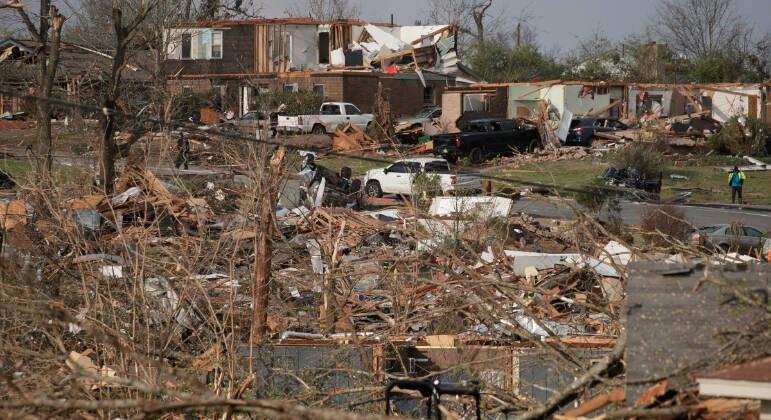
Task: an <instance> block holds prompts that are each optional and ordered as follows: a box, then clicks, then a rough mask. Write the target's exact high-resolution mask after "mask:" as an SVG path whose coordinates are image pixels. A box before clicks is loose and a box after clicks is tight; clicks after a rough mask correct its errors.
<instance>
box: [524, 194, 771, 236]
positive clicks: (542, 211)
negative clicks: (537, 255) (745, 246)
mask: <svg viewBox="0 0 771 420" xmlns="http://www.w3.org/2000/svg"><path fill="white" fill-rule="evenodd" d="M655 207H657V206H656V205H655V204H647V203H633V202H622V203H621V219H622V220H623V221H624V223H626V224H639V223H640V220H641V219H642V215H643V214H644V213H645V212H647V211H650V210H651V209H652V208H655ZM673 207H675V208H677V209H679V210H681V211H682V212H683V214H685V217H686V219H688V221H689V222H691V223H692V224H694V225H696V226H705V225H709V224H713V223H732V222H742V223H745V224H747V225H751V226H755V227H757V228H759V229H761V230H765V231H769V230H771V212H764V211H753V210H747V209H744V210H734V209H722V208H711V207H697V206H688V205H675V206H673ZM514 211H522V212H525V213H528V214H530V215H532V216H541V217H547V218H555V219H556V218H563V219H572V218H574V214H573V212H572V211H571V210H570V208H569V207H568V206H567V205H564V204H562V205H560V204H556V203H555V204H551V203H546V202H543V201H540V200H531V199H522V200H519V201H517V202H515V203H514ZM604 217H606V214H604V215H603V218H604Z"/></svg>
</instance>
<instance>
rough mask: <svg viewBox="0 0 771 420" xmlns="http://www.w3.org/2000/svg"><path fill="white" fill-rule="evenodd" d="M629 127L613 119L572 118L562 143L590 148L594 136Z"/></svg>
mask: <svg viewBox="0 0 771 420" xmlns="http://www.w3.org/2000/svg"><path fill="white" fill-rule="evenodd" d="M627 129H629V126H627V125H626V124H624V123H622V122H621V121H619V120H617V119H615V118H594V117H592V118H589V117H585V118H573V120H571V121H570V131H568V135H567V137H566V138H565V140H564V141H562V140H561V142H562V143H563V144H565V145H568V144H580V145H584V146H587V147H588V146H591V145H592V140H593V139H594V135H595V133H597V132H600V133H612V132H614V131H621V130H627Z"/></svg>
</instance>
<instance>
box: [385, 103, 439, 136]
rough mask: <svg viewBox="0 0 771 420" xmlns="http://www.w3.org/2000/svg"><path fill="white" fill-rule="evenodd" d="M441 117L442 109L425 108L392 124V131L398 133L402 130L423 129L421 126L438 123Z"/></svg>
mask: <svg viewBox="0 0 771 420" xmlns="http://www.w3.org/2000/svg"><path fill="white" fill-rule="evenodd" d="M441 117H442V108H439V107H435V106H433V107H426V108H423V109H422V110H420V112H418V113H417V114H415V115H413V116H410V117H402V118H399V119H397V120H396V121H395V122H394V130H395V131H396V132H397V133H398V132H400V131H404V130H414V129H417V128H420V127H423V124H425V123H427V122H432V121H438V120H439V118H441Z"/></svg>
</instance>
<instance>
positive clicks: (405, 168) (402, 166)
mask: <svg viewBox="0 0 771 420" xmlns="http://www.w3.org/2000/svg"><path fill="white" fill-rule="evenodd" d="M396 166H398V167H399V168H400V169H401V170H400V171H395V170H394V169H393V168H394V167H396ZM386 169H388V172H389V173H395V174H408V173H409V167H408V166H407V162H394V163H393V164H392V165H391V166H389V167H388V168H386Z"/></svg>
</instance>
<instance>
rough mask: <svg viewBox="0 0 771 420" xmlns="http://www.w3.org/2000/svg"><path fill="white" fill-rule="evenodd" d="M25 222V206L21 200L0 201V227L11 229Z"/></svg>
mask: <svg viewBox="0 0 771 420" xmlns="http://www.w3.org/2000/svg"><path fill="white" fill-rule="evenodd" d="M26 224H27V207H26V205H25V203H24V201H23V200H14V201H8V202H2V201H0V228H2V229H4V230H11V229H13V228H14V227H16V226H19V225H26Z"/></svg>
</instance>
